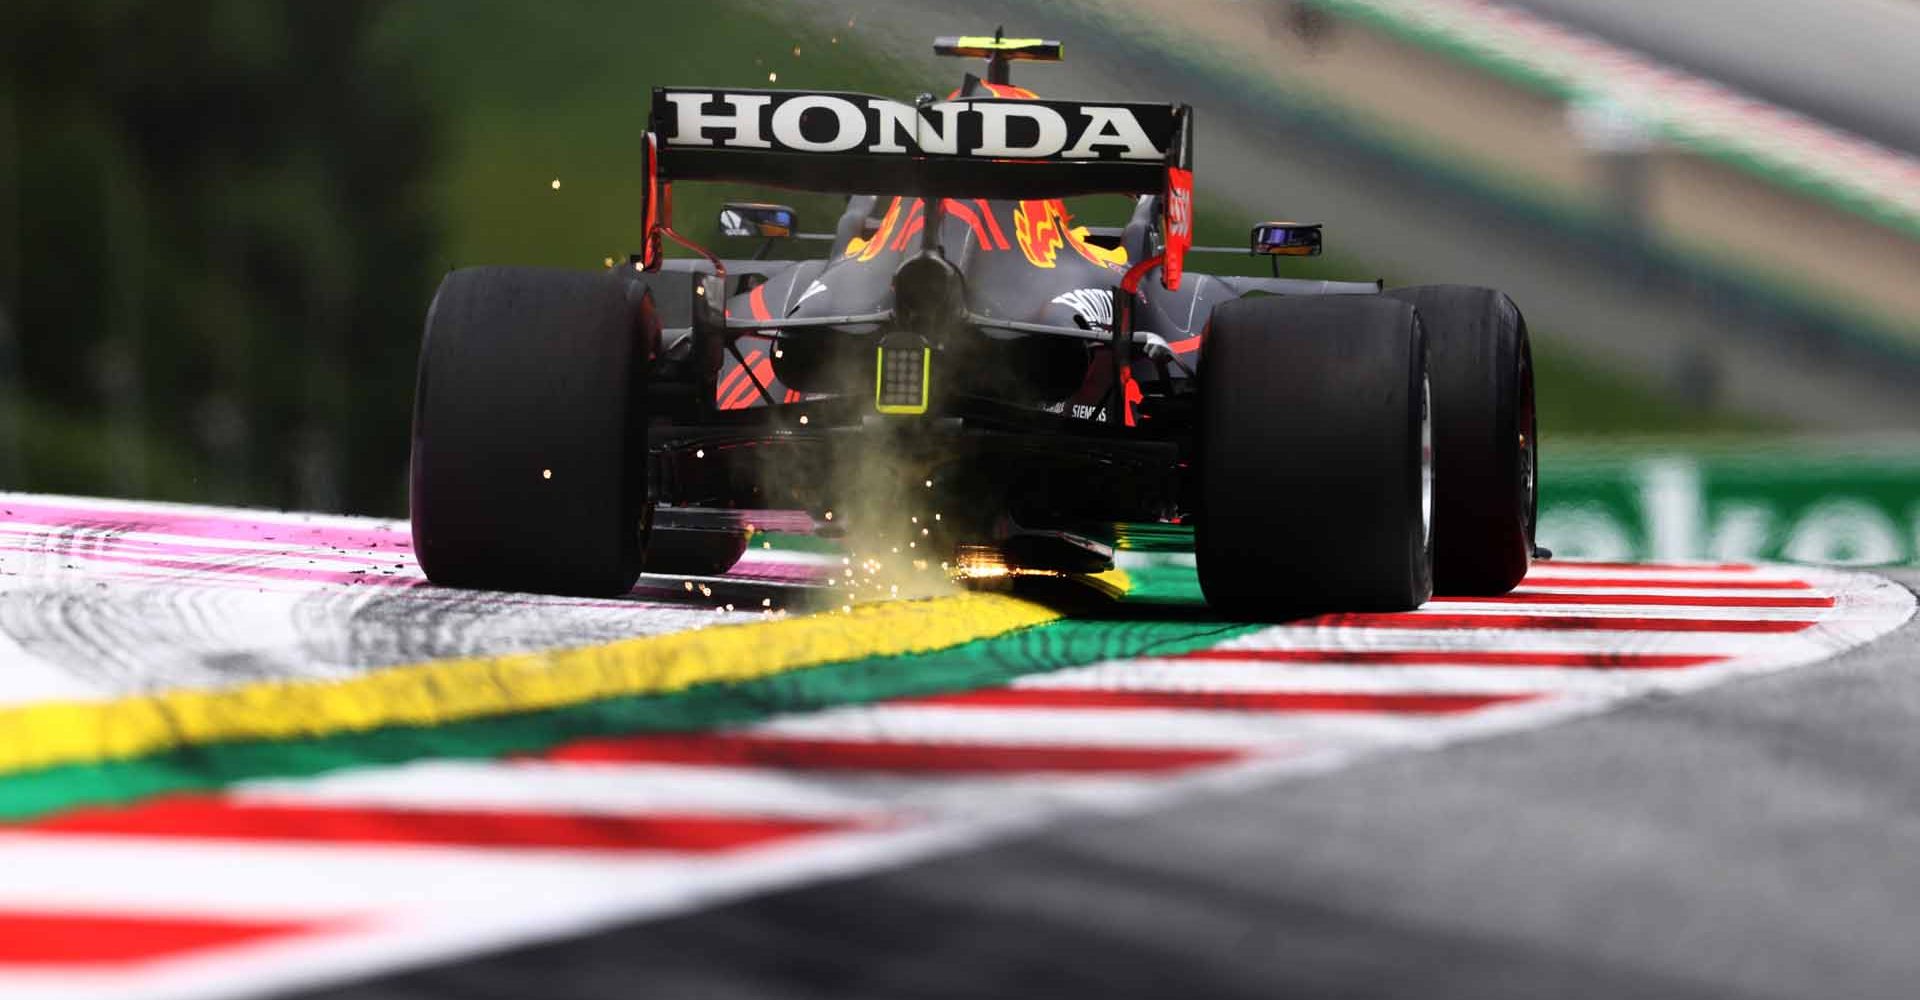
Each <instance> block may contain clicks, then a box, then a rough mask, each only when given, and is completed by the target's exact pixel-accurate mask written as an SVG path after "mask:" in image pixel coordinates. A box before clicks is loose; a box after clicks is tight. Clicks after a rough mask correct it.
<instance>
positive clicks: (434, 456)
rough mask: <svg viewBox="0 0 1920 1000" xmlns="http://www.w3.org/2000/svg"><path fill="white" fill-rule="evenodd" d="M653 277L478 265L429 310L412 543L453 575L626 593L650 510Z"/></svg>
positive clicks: (470, 581)
mask: <svg viewBox="0 0 1920 1000" xmlns="http://www.w3.org/2000/svg"><path fill="white" fill-rule="evenodd" d="M657 325H658V323H657V319H656V318H655V317H654V316H653V315H652V301H651V298H650V297H648V293H647V292H646V290H645V288H644V286H642V285H639V284H637V283H634V282H629V281H622V280H619V279H617V278H614V277H609V276H607V275H605V274H597V273H581V272H573V271H556V270H545V269H537V268H509V267H489V268H469V269H465V270H459V271H454V272H453V273H451V274H449V275H447V277H446V280H444V281H442V282H441V283H440V290H439V292H438V293H437V294H436V295H435V296H434V300H433V305H432V306H431V307H430V308H429V309H428V312H427V329H426V338H425V340H424V341H423V342H422V344H421V347H420V371H419V381H418V383H417V385H416V387H415V391H414V416H413V465H412V481H411V487H412V489H411V496H410V507H411V510H412V516H413V543H414V554H415V556H416V557H417V558H418V559H419V561H420V567H421V569H423V570H424V571H425V572H426V574H427V579H429V580H431V581H433V582H434V583H437V584H440V585H442V586H452V587H472V588H480V589H487V590H524V591H536V592H541V593H551V594H581V595H610V594H620V593H625V592H626V591H628V590H629V589H631V588H632V587H633V583H634V580H635V579H636V578H637V577H638V576H639V573H640V565H641V560H642V554H643V546H644V538H643V536H644V531H645V524H644V523H643V519H644V517H645V515H646V513H647V511H648V507H647V495H646V494H647V489H646V414H645V407H644V405H643V403H644V399H645V396H644V393H645V391H646V374H647V373H646V363H647V352H646V347H645V344H646V343H648V338H649V335H650V328H657Z"/></svg>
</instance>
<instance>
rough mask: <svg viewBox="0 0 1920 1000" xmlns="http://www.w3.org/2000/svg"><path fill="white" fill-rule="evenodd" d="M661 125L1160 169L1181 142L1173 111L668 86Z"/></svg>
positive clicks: (732, 137) (710, 134)
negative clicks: (1134, 164)
mask: <svg viewBox="0 0 1920 1000" xmlns="http://www.w3.org/2000/svg"><path fill="white" fill-rule="evenodd" d="M654 126H655V128H656V129H658V130H660V131H661V132H662V135H663V137H664V142H665V144H666V145H667V146H668V147H711V148H721V149H738V150H766V151H768V152H784V153H871V154H880V155H888V154H891V155H903V156H952V157H977V158H983V159H1022V160H1062V161H1100V160H1118V161H1127V162H1139V163H1158V162H1161V161H1164V160H1165V159H1166V156H1167V148H1168V146H1169V145H1171V144H1172V142H1173V139H1174V130H1175V119H1174V109H1173V107H1172V106H1171V105H1164V104H1084V103H1080V102H1074V101H1007V100H978V101H940V102H935V103H931V104H926V105H918V106H916V105H913V104H905V103H902V102H900V101H892V100H888V99H886V98H882V97H871V96H868V95H865V94H809V93H795V92H789V91H712V90H673V89H662V90H659V91H656V92H655V103H654Z"/></svg>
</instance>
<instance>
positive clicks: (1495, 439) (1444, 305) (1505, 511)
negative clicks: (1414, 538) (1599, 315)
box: [1386, 285, 1539, 596]
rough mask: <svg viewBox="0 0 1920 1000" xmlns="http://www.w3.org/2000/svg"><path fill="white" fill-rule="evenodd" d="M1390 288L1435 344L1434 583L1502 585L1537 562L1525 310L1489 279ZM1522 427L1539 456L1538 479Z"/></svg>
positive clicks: (1483, 590)
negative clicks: (1484, 283) (1527, 462)
mask: <svg viewBox="0 0 1920 1000" xmlns="http://www.w3.org/2000/svg"><path fill="white" fill-rule="evenodd" d="M1386 294H1387V295H1388V296H1390V297H1392V298H1397V299H1399V300H1401V301H1404V302H1407V303H1409V304H1411V305H1412V306H1414V308H1415V309H1417V310H1418V311H1419V313H1420V318H1421V320H1422V322H1423V323H1424V324H1425V326H1426V329H1427V339H1428V349H1429V351H1430V352H1431V376H1430V377H1431V379H1432V382H1433V395H1434V412H1435V415H1436V418H1437V419H1436V422H1435V424H1434V452H1435V455H1434V458H1435V469H1436V476H1437V490H1436V493H1435V496H1434V525H1435V537H1436V549H1435V556H1434V573H1435V580H1434V583H1435V592H1436V593H1440V594H1448V595H1460V596H1472V595H1492V594H1504V593H1506V592H1508V591H1510V590H1512V589H1513V588H1514V587H1515V586H1516V585H1517V584H1518V583H1519V582H1520V580H1521V579H1522V578H1524V577H1525V576H1526V574H1527V571H1528V569H1529V568H1530V567H1531V565H1532V559H1533V546H1534V526H1535V522H1536V519H1537V515H1538V505H1539V490H1538V488H1537V483H1538V477H1539V470H1538V461H1539V458H1538V456H1539V434H1538V428H1537V426H1535V418H1534V416H1533V408H1532V407H1531V406H1530V405H1528V404H1529V403H1530V400H1531V394H1532V392H1533V383H1532V380H1533V359H1532V348H1531V344H1530V343H1529V342H1528V337H1527V325H1526V319H1525V317H1524V316H1522V315H1521V313H1520V310H1519V308H1518V307H1517V306H1516V305H1514V303H1513V300H1512V299H1510V298H1508V297H1507V296H1506V295H1504V294H1502V293H1500V292H1498V291H1495V290H1494V289H1491V288H1477V287H1473V286H1466V285H1425V286H1418V287H1413V288H1401V289H1394V290H1392V291H1390V292H1387V293H1386ZM1523 422H1524V423H1525V424H1526V425H1527V426H1525V427H1523V426H1521V425H1522V423H1523ZM1523 436H1524V438H1525V440H1526V441H1527V442H1529V443H1530V446H1531V451H1530V454H1531V455H1532V456H1533V459H1532V460H1533V464H1534V469H1533V471H1532V481H1533V483H1534V484H1535V485H1534V486H1533V487H1532V488H1529V487H1528V485H1527V480H1528V476H1527V472H1526V469H1525V467H1524V460H1523V455H1522V452H1523V449H1522V446H1521V439H1522V437H1523Z"/></svg>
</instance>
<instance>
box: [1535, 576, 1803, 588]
mask: <svg viewBox="0 0 1920 1000" xmlns="http://www.w3.org/2000/svg"><path fill="white" fill-rule="evenodd" d="M1525 582H1526V585H1527V586H1528V587H1566V588H1569V589H1571V588H1576V587H1579V588H1586V587H1592V588H1595V589H1598V588H1601V587H1659V588H1660V589H1662V590H1726V589H1728V588H1730V587H1737V588H1739V589H1741V590H1811V589H1813V585H1812V584H1810V583H1808V582H1807V581H1805V580H1755V579H1748V578H1740V579H1738V580H1725V579H1721V580H1714V579H1709V578H1695V579H1649V578H1647V577H1644V576H1621V577H1605V576H1528V577H1527V579H1526V581H1525Z"/></svg>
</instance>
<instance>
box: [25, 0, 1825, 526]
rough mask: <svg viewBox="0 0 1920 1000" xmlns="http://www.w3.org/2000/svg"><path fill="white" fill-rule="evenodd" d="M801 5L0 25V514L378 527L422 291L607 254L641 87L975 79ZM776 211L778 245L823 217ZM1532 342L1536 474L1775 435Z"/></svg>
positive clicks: (1221, 225)
mask: <svg viewBox="0 0 1920 1000" xmlns="http://www.w3.org/2000/svg"><path fill="white" fill-rule="evenodd" d="M832 8H833V5H832V4H815V5H812V6H811V7H809V8H807V9H805V10H804V11H803V12H800V13H796V8H793V7H791V6H788V5H773V4H766V3H754V2H746V0H708V2H705V3H702V4H700V5H698V6H697V7H694V6H690V5H665V4H654V3H632V2H625V3H620V2H611V0H561V2H552V3H537V4H529V3H525V2H510V0H465V2H458V0H343V2H336V3H329V4H315V3H307V2H296V0H164V2H162V0H60V2H56V0H7V3H5V4H4V5H3V6H0V74H4V75H3V76H0V488H6V489H15V490H27V491H44V492H67V493H79V494H109V495H120V496H140V497H154V498H164V499H179V500H196V501H210V502H225V503H243V504H256V505H266V506H277V507H297V508H304V509H321V510H344V511H352V512H361V513H375V514H400V513H403V512H404V509H405V463H406V453H407V434H408V420H409V408H410V402H411V393H412V381H413V368H414V357H415V352H416V349H417V346H418V336H419V328H420V321H421V318H422V316H423V314H424V311H425V307H426V304H427V302H428V300H429V298H430V297H431V295H432V291H433V288H434V286H435V284H436V283H437V281H438V280H439V276H440V275H441V274H443V273H444V272H445V271H446V270H447V269H449V268H452V267H456V266H462V265H468V264H477V263H519V264H547V265H556V266H571V267H580V268H595V267H600V266H602V265H603V262H604V261H606V260H607V259H609V258H614V259H621V258H624V256H625V255H626V254H627V253H628V252H629V251H631V250H634V249H636V241H637V234H636V231H635V228H636V217H637V206H638V174H637V171H636V170H635V168H634V164H635V162H636V157H637V153H638V149H639V141H640V134H641V130H642V128H643V127H644V115H645V110H646V105H647V101H648V90H649V88H650V87H652V86H654V85H659V84H685V83H694V82H698V83H707V84H714V85H747V86H752V85H757V86H769V85H773V86H780V87H796V88H809V87H817V88H835V89H852V90H862V91H870V92H875V93H883V94H893V95H911V94H914V93H917V92H919V91H922V90H942V91H944V90H945V89H947V88H949V87H951V86H952V85H953V84H954V83H955V82H957V80H958V76H959V73H960V72H961V71H962V70H963V69H971V68H974V67H970V66H962V65H960V64H955V63H950V64H948V65H947V66H946V67H945V70H946V72H947V75H946V76H943V77H937V78H929V77H928V74H927V71H926V65H927V58H926V54H925V48H926V41H927V40H926V39H920V40H919V41H918V42H917V44H916V46H915V47H914V48H912V49H911V50H910V51H909V50H907V49H904V48H902V47H901V46H900V45H899V44H897V39H895V38H894V37H892V36H881V35H876V34H873V33H870V32H869V31H868V30H867V29H866V27H865V25H864V24H854V23H852V21H853V19H852V18H849V19H848V23H846V24H842V23H841V21H840V18H839V15H838V14H837V13H835V12H833V9H832ZM823 11H825V12H826V13H824V14H823ZM1089 16H1091V15H1089ZM974 20H975V19H973V18H970V17H964V16H962V17H960V19H959V20H957V21H956V22H955V23H954V26H953V28H952V29H951V30H955V31H960V30H974V29H976V28H980V27H982V26H981V25H977V24H975V23H974ZM1068 51H1069V59H1070V60H1071V59H1073V58H1076V57H1077V58H1088V59H1092V58H1097V56H1095V55H1094V54H1093V53H1091V52H1090V51H1089V50H1088V49H1087V48H1086V47H1084V46H1082V47H1080V48H1079V49H1077V50H1076V49H1075V48H1074V47H1073V46H1069V50H1068ZM1215 120H1216V121H1217V120H1218V119H1215ZM1216 127H1224V126H1216ZM1205 169H1206V168H1205V165H1204V164H1202V165H1201V174H1202V177H1203V178H1204V177H1205ZM556 182H557V183H556ZM734 193H743V192H734V191H725V190H709V191H702V192H691V191H687V192H677V194H678V197H677V202H678V204H677V206H676V207H677V213H676V214H677V216H678V221H680V222H681V223H682V228H685V229H688V230H690V231H691V232H693V233H694V234H695V235H696V236H704V237H707V238H709V239H713V238H715V234H714V232H713V228H712V223H711V218H712V215H713V209H714V207H716V206H717V204H718V202H719V201H720V200H721V199H722V197H724V196H726V195H729V194H734ZM1200 193H1201V202H1200V213H1199V216H1200V223H1201V226H1200V233H1199V236H1200V241H1201V242H1208V243H1237V242H1240V241H1241V240H1242V239H1243V235H1244V225H1245V223H1246V222H1247V221H1249V220H1248V218H1247V217H1245V216H1244V213H1243V211H1242V209H1241V208H1240V206H1237V205H1230V204H1228V203H1226V202H1225V201H1224V200H1220V199H1218V198H1216V197H1213V196H1209V195H1208V189H1207V187H1206V185H1205V183H1204V180H1203V183H1202V184H1201V189H1200ZM777 197H779V198H780V199H781V200H783V201H788V202H790V203H793V204H795V205H797V206H798V207H799V208H800V209H801V218H802V220H803V223H805V224H807V226H808V228H824V227H826V226H828V225H830V223H831V220H832V219H833V218H834V216H835V215H836V214H837V211H838V201H837V199H831V198H827V197H822V196H800V195H792V194H783V195H778V196H777ZM1084 211H1086V212H1087V213H1088V215H1089V218H1088V220H1087V221H1101V220H1100V219H1099V218H1098V217H1099V216H1100V215H1102V214H1105V213H1106V212H1108V211H1111V208H1110V207H1109V208H1107V209H1102V208H1101V207H1100V206H1086V207H1085V208H1084ZM1329 245H1330V248H1331V249H1330V252H1329V256H1327V257H1324V258H1320V259H1317V260H1314V261H1310V262H1304V264H1303V265H1301V266H1294V267H1293V269H1294V272H1295V273H1298V274H1301V275H1306V276H1341V277H1373V276H1376V275H1379V276H1383V277H1385V278H1387V279H1388V281H1389V282H1390V283H1398V282H1401V281H1404V280H1413V279H1417V278H1418V277H1419V276H1417V275H1406V274H1401V273H1397V271H1398V270H1401V269H1399V268H1396V267H1395V266H1394V265H1393V264H1392V263H1382V262H1380V261H1377V260H1374V259H1371V258H1370V257H1369V256H1368V255H1367V254H1366V252H1365V251H1364V250H1363V249H1360V250H1356V249H1348V248H1346V246H1345V245H1344V244H1342V243H1341V241H1340V234H1339V232H1338V231H1337V230H1335V231H1330V233H1329ZM1203 266H1205V267H1208V268H1210V269H1213V270H1238V269H1242V268H1247V267H1264V263H1262V262H1255V261H1251V260H1247V259H1242V258H1218V259H1211V258H1210V259H1208V260H1206V261H1205V262H1204V265H1203ZM1249 273H1252V272H1249ZM1524 304H1525V303H1524V302H1523V305H1524ZM1532 318H1533V321H1534V325H1535V328H1536V342H1535V344H1536V346H1535V350H1536V353H1537V366H1538V372H1539V381H1540V388H1539V398H1540V401H1541V407H1542V416H1541V422H1542V425H1543V428H1544V434H1545V436H1546V438H1547V441H1548V447H1549V452H1548V454H1549V456H1550V457H1549V462H1551V460H1552V459H1551V456H1552V455H1553V454H1554V452H1553V450H1552V449H1553V448H1554V447H1555V446H1557V445H1563V446H1565V447H1566V448H1568V449H1571V451H1572V453H1574V454H1576V455H1577V454H1578V453H1580V452H1581V450H1582V448H1583V447H1585V445H1584V444H1583V442H1586V441H1590V440H1594V439H1598V438H1603V437H1608V436H1613V435H1619V434H1636V435H1655V436H1657V437H1658V440H1659V441H1671V440H1673V439H1674V436H1675V435H1679V436H1681V438H1682V439H1684V440H1686V441H1690V442H1698V441H1701V440H1715V441H1726V440H1734V441H1739V440H1744V439H1746V438H1748V437H1751V436H1753V435H1766V434H1769V433H1771V432H1777V431H1782V430H1788V429H1791V425H1790V424H1789V423H1788V422H1787V421H1784V420H1782V419H1781V418H1780V417H1778V416H1777V415H1769V414H1766V413H1754V412H1751V411H1750V410H1749V411H1736V410H1735V409H1734V408H1732V407H1729V406H1725V405H1722V404H1720V403H1718V402H1716V401H1714V400H1712V399H1710V398H1706V397H1703V396H1701V395H1700V394H1695V393H1688V392H1685V391H1677V390H1676V389H1675V388H1674V387H1673V386H1669V385H1664V384H1661V383H1658V382H1653V383H1650V382H1649V380H1647V379H1645V378H1642V377H1639V376H1637V375H1636V374H1635V373H1633V372H1630V371H1627V370H1625V369H1622V368H1619V367H1617V366H1616V365H1615V364H1614V363H1612V362H1603V361H1601V360H1598V357H1597V356H1596V355H1594V354H1591V353H1589V352H1585V351H1583V350H1581V349H1580V348H1579V347H1578V346H1577V345H1574V344H1571V343H1570V341H1569V340H1568V339H1567V338H1559V337H1554V336H1551V332H1552V330H1553V327H1554V323H1555V317H1553V316H1552V315H1540V314H1535V315H1533V316H1532ZM1550 470H1551V466H1549V475H1550ZM1552 486H1553V484H1552V481H1551V478H1549V481H1548V488H1549V491H1551V489H1552Z"/></svg>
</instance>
